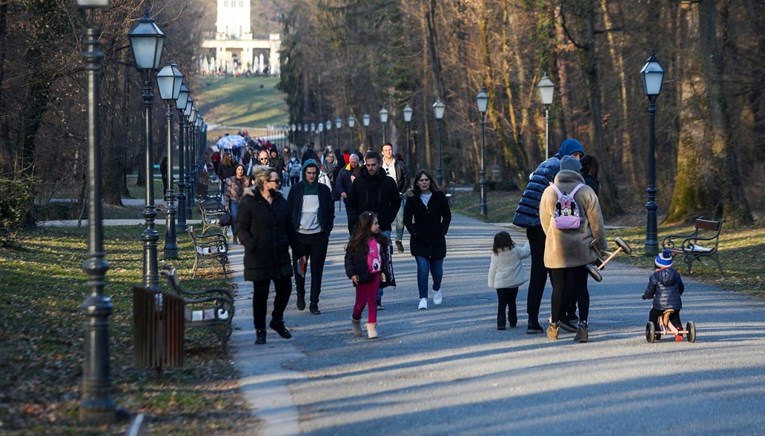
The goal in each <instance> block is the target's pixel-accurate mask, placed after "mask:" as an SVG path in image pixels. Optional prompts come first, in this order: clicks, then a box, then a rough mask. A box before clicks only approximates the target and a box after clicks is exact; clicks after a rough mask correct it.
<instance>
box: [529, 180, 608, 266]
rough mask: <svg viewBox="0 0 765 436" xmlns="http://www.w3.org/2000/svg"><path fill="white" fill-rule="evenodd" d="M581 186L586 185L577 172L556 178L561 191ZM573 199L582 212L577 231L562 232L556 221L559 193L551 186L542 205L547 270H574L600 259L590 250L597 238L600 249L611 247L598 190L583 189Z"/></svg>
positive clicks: (540, 212)
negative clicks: (579, 184)
mask: <svg viewBox="0 0 765 436" xmlns="http://www.w3.org/2000/svg"><path fill="white" fill-rule="evenodd" d="M578 183H584V179H583V178H582V176H581V174H579V173H578V172H576V171H571V170H562V171H560V172H559V173H558V175H556V176H555V184H556V185H557V186H558V189H560V190H561V191H566V192H571V191H572V190H573V189H574V188H575V187H576V185H577V184H578ZM574 200H575V201H576V204H577V206H578V207H579V208H580V210H581V219H582V224H581V225H580V226H579V229H576V230H559V229H557V228H556V227H555V223H554V222H553V212H554V210H555V204H556V203H557V202H558V194H556V192H555V190H554V189H553V188H552V187H551V186H548V187H547V188H546V189H545V191H544V193H542V199H541V201H540V204H539V218H540V220H541V221H542V230H544V232H545V235H546V236H547V238H546V240H545V266H546V267H547V268H556V269H557V268H571V267H575V266H583V265H587V264H588V263H592V262H594V261H595V260H596V259H597V257H596V256H595V252H594V251H593V250H592V249H591V248H590V243H592V240H593V239H597V241H598V247H599V248H600V249H601V250H606V249H607V248H608V242H607V241H606V231H605V228H604V225H603V213H602V212H601V211H600V202H599V201H598V196H597V195H596V194H595V191H593V190H592V188H590V187H589V186H583V187H581V188H580V189H579V191H577V192H576V194H575V195H574Z"/></svg>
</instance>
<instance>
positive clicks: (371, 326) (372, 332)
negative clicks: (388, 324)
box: [367, 322, 377, 339]
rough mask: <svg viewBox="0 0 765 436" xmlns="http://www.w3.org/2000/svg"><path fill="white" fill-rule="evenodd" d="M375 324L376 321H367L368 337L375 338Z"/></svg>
mask: <svg viewBox="0 0 765 436" xmlns="http://www.w3.org/2000/svg"><path fill="white" fill-rule="evenodd" d="M376 326H377V323H375V322H368V323H367V336H369V339H377V329H376V328H375V327H376Z"/></svg>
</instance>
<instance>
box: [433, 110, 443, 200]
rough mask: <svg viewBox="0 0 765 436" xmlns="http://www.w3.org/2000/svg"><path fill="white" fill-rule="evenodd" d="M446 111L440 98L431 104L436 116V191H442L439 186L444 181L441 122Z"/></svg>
mask: <svg viewBox="0 0 765 436" xmlns="http://www.w3.org/2000/svg"><path fill="white" fill-rule="evenodd" d="M445 110H446V105H445V104H444V102H443V101H441V97H438V98H437V99H436V102H435V103H433V113H434V114H435V116H436V127H437V131H438V138H437V140H438V168H436V182H438V189H442V188H443V187H442V186H441V184H442V183H443V181H444V177H443V173H442V172H441V165H442V160H441V158H442V156H441V120H443V119H444V111H445Z"/></svg>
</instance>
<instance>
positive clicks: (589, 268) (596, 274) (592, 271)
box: [587, 264, 603, 282]
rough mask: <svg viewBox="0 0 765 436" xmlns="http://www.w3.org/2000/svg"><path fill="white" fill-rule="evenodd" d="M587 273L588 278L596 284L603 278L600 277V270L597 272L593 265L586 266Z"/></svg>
mask: <svg viewBox="0 0 765 436" xmlns="http://www.w3.org/2000/svg"><path fill="white" fill-rule="evenodd" d="M587 272H588V273H589V274H590V276H591V277H592V278H593V279H595V281H596V282H599V281H601V280H603V276H602V275H600V270H598V268H597V267H596V266H595V265H593V264H588V265H587Z"/></svg>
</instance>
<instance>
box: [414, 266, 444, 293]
mask: <svg viewBox="0 0 765 436" xmlns="http://www.w3.org/2000/svg"><path fill="white" fill-rule="evenodd" d="M414 259H415V260H416V261H417V289H418V290H419V291H420V298H428V274H430V275H431V276H432V277H433V290H434V291H438V290H440V289H441V279H442V278H443V277H444V260H443V259H428V258H427V257H424V256H414Z"/></svg>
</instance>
